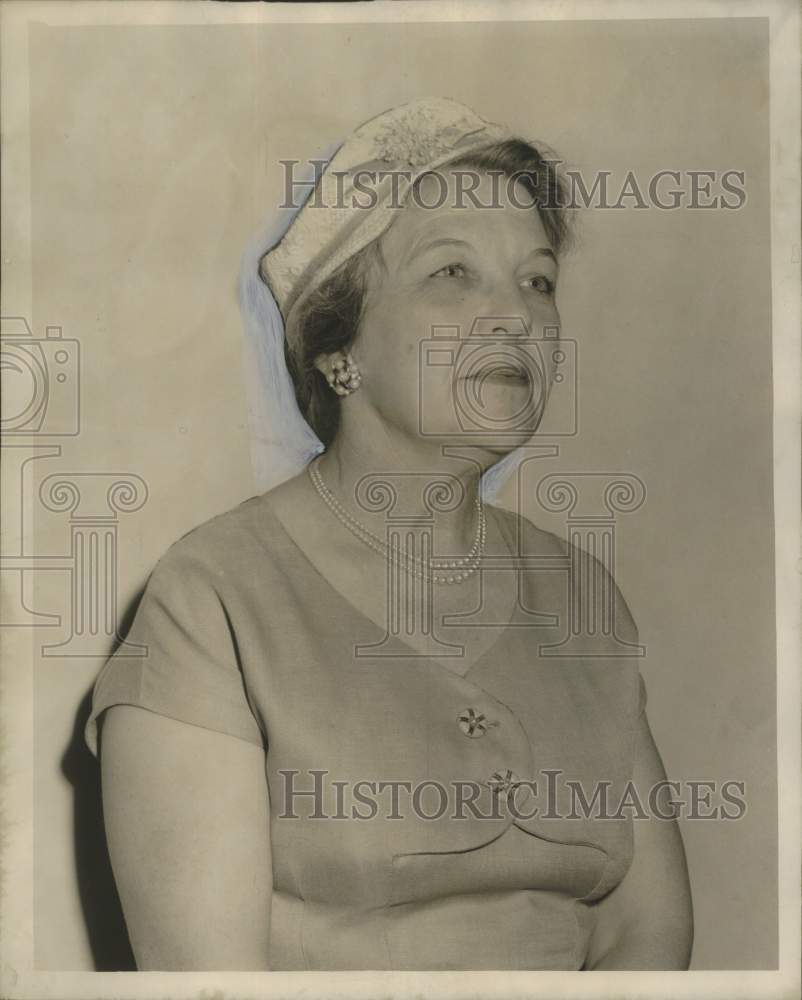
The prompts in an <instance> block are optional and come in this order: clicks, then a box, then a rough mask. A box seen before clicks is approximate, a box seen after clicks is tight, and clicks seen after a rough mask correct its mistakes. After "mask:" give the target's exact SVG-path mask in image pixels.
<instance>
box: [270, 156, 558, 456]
mask: <svg viewBox="0 0 802 1000" xmlns="http://www.w3.org/2000/svg"><path fill="white" fill-rule="evenodd" d="M555 163H556V161H555V160H549V159H546V158H545V157H544V156H543V155H542V153H541V152H539V151H538V150H537V149H536V148H535V147H534V146H532V145H530V144H529V143H528V142H525V141H524V140H523V139H507V140H504V141H502V142H498V143H496V144H495V145H493V146H489V147H487V148H486V149H482V150H478V151H477V152H472V153H466V155H465V156H464V157H461V158H460V159H458V160H453V161H451V162H449V163H448V164H447V167H448V169H453V168H460V169H461V168H466V169H468V168H470V169H474V170H478V171H482V172H487V173H490V172H492V173H496V174H500V175H503V176H505V177H507V178H514V179H515V181H516V182H519V183H520V184H521V186H522V187H523V188H524V189H525V190H526V191H527V192H528V194H529V195H530V196H531V197H532V198H533V200H534V205H533V209H532V210H533V211H536V212H537V213H538V215H539V216H540V220H541V222H542V224H543V228H544V229H545V231H546V235H547V236H548V238H549V242H550V243H551V245H552V248H553V249H554V251H555V253H557V254H560V253H561V252H564V251H565V249H566V248H567V246H568V243H569V240H570V226H569V217H568V209H567V207H566V206H567V200H566V192H565V186H564V182H563V181H562V180H561V178H560V177H559V175H558V173H557V170H556V167H555ZM422 176H425V175H422ZM422 176H421V177H419V178H418V179H417V181H416V182H415V184H416V185H417V184H419V183H420V181H421V180H422ZM380 254H381V250H380V248H379V244H378V240H374V241H373V242H372V243H369V244H368V245H367V246H366V247H365V248H364V249H362V250H360V251H359V253H357V254H354V256H353V257H351V258H350V259H349V260H347V261H346V262H345V263H344V264H343V265H342V266H341V267H339V268H338V269H337V270H336V271H335V272H334V274H332V275H331V276H330V277H329V278H327V279H326V281H324V282H323V283H322V284H321V285H320V286H319V287H318V288H316V289H314V291H312V292H311V293H310V294H309V295H308V296H307V298H306V299H305V300H304V301H303V302H302V303H301V304H300V305H299V307H298V308H299V313H298V316H297V317H296V318H294V323H295V330H296V335H295V336H294V337H293V343H294V345H295V346H294V348H293V349H290V348H289V347H288V345H287V342H286V340H285V343H284V352H285V357H286V361H287V368H288V370H289V373H290V377H291V378H292V382H293V385H294V387H295V396H296V398H297V400H298V405H299V407H300V410H301V413H302V414H303V416H304V418H305V419H306V421H307V423H308V424H309V425H310V426H311V428H312V430H313V431H314V432H315V433H316V434H317V436H318V437H319V438H320V440H321V441H322V442H323V444H324V445H325V446H326V447H327V448H328V446H329V445H330V444H331V443H332V441H333V440H334V438H335V435H336V434H337V430H338V427H339V423H340V397H339V396H338V395H337V394H336V393H334V392H332V391H331V389H330V387H329V385H328V383H327V382H326V379H325V378H324V376H323V374H322V373H321V372H320V371H318V369H317V368H316V367H315V360H316V358H318V357H320V355H321V354H332V353H334V352H335V351H342V352H343V353H345V352H346V351H347V350H348V349H349V348H350V346H351V344H352V343H353V341H354V338H355V337H356V334H357V332H358V330H359V324H360V322H361V319H362V314H363V310H364V305H365V294H366V290H367V277H368V273H369V271H370V268H371V264H372V263H373V261H374V260H375V259H376V257H377V256H380Z"/></svg>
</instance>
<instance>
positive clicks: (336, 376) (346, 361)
mask: <svg viewBox="0 0 802 1000" xmlns="http://www.w3.org/2000/svg"><path fill="white" fill-rule="evenodd" d="M326 381H327V382H328V383H329V385H330V386H331V387H332V389H333V390H334V391H335V392H336V393H337V395H338V396H350V395H351V393H352V392H356V390H357V389H358V388H359V387H360V385H362V373H361V372H360V371H359V368H358V367H357V364H356V362H355V361H354V359H353V358H352V357H351V354H350V353H348V354H346V356H345V358H339V359H338V360H337V361H333V362H332V365H331V372H330V373H329V374H328V375H327V376H326Z"/></svg>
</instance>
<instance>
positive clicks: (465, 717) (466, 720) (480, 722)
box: [457, 708, 495, 740]
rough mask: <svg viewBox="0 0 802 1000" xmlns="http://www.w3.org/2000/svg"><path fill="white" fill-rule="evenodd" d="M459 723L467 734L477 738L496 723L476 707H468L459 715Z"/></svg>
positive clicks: (473, 738)
mask: <svg viewBox="0 0 802 1000" xmlns="http://www.w3.org/2000/svg"><path fill="white" fill-rule="evenodd" d="M457 725H458V726H459V727H460V729H461V730H462V732H463V733H464V734H465V735H466V736H470V738H471V739H472V740H475V739H478V738H479V737H480V736H484V734H485V733H486V732H487V730H488V729H489V727H490V726H493V725H495V723H493V722H489V721H488V718H487V716H486V715H485V714H484V713H483V712H477V711H476V709H475V708H466V709H463V711H462V712H460V714H459V715H458V716H457Z"/></svg>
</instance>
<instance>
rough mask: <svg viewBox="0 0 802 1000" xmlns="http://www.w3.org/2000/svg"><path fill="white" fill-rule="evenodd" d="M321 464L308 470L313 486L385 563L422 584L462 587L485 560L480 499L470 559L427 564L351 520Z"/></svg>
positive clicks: (355, 534)
mask: <svg viewBox="0 0 802 1000" xmlns="http://www.w3.org/2000/svg"><path fill="white" fill-rule="evenodd" d="M319 462H320V458H316V459H315V460H314V461H313V462H311V463H310V464H309V465H308V466H307V468H308V471H309V478H310V479H311V480H312V484H313V485H314V487H315V490H316V491H317V493H318V495H319V496H320V498H321V499H322V500H323V502H324V503H325V504H326V506H327V507H328V508H329V510H330V511H331V512H332V513H333V514H334V515H335V517H336V518H337V519H338V520H339V521H341V522H342V523H343V524H344V525H345V527H346V528H348V530H349V531H350V532H351V534H352V535H354V536H355V537H356V538H358V539H359V540H360V541H361V542H363V543H364V544H365V545H367V546H368V547H369V548H371V549H373V550H374V552H378V553H379V555H381V556H383V557H384V558H385V559H386V560H388V562H390V563H391V564H393V565H397V566H400V567H401V568H402V569H403V570H405V571H406V572H407V573H410V574H411V575H413V576H417V577H419V578H420V579H421V580H429V581H431V582H432V583H438V584H452V583H462V582H463V581H464V580H467V579H468V577H469V576H471V575H472V574H473V573H475V572H476V569H477V568H478V566H479V563H480V562H481V559H482V554H483V552H484V548H485V540H486V537H487V520H486V517H485V509H484V504H483V503H482V499H481V497H480V496H477V497H476V499H475V501H474V504H475V506H476V512H477V523H476V537H475V538H474V542H473V545H472V546H471V549H470V551H469V552H468V554H467V556H463V557H461V558H456V559H429V560H426V561H424V560H421V559H417V558H416V557H415V556H413V555H406V554H404V553H402V552H401V551H400V549H398V548H396V547H395V546H390V545H387V543H386V542H384V541H383V540H382V539H381V538H379V536H378V535H375V534H374V533H373V532H372V531H371V530H370V528H367V527H366V526H365V525H364V524H362V522H361V521H358V520H357V519H356V518H355V517H352V516H351V515H350V514H349V513H348V511H347V510H346V509H345V508H344V507H343V505H342V504H341V503H340V502H339V500H338V499H337V498H336V497H335V496H334V494H333V493H332V492H331V490H330V489H329V488H328V486H326V484H325V483H324V482H323V477H322V476H321V474H320V470H319V469H318V463H319ZM437 569H441V570H442V569H450V570H454V571H455V572H452V573H446V574H438V573H435V572H433V570H437Z"/></svg>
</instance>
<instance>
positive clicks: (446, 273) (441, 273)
mask: <svg viewBox="0 0 802 1000" xmlns="http://www.w3.org/2000/svg"><path fill="white" fill-rule="evenodd" d="M464 274H465V268H464V267H463V266H462V264H446V266H445V267H441V268H440V269H439V270H438V271H435V272H434V274H433V275H432V277H433V278H437V277H443V278H461V277H462V276H463V275H464Z"/></svg>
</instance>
